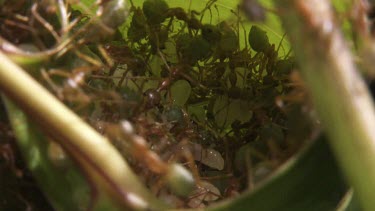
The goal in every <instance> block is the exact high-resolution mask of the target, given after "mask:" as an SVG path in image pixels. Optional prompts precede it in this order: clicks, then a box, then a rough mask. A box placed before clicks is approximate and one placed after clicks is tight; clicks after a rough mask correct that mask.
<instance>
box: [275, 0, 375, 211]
mask: <svg viewBox="0 0 375 211" xmlns="http://www.w3.org/2000/svg"><path fill="white" fill-rule="evenodd" d="M274 2H275V3H276V4H277V5H278V6H279V11H280V17H281V19H282V22H283V24H284V27H285V29H286V32H287V34H288V35H289V38H290V41H291V44H292V46H293V48H294V52H295V56H296V57H297V60H298V61H299V66H300V69H301V73H302V75H303V77H304V79H305V81H306V84H307V86H308V89H309V91H310V92H311V96H312V99H313V102H314V104H315V107H316V109H317V111H318V114H319V116H320V118H321V120H322V123H323V126H324V128H325V129H326V131H327V134H328V136H329V138H330V145H331V147H332V148H333V150H334V153H335V155H336V158H337V160H338V161H339V163H340V164H341V167H342V169H343V170H344V173H345V174H346V176H347V178H348V180H349V182H350V184H351V185H353V187H354V190H355V192H356V194H358V196H359V199H360V202H361V203H362V206H363V208H364V209H365V210H374V209H375V201H374V200H373V190H375V130H374V129H375V110H374V104H373V101H372V98H371V96H370V94H369V92H368V90H367V88H366V85H365V83H364V81H363V80H362V78H361V76H360V75H359V73H358V71H357V70H356V67H355V64H354V62H353V57H352V55H351V53H350V50H349V48H348V46H347V44H346V42H345V40H344V38H343V35H342V33H341V31H340V29H339V27H338V26H337V23H336V22H337V21H336V20H335V17H334V13H333V11H332V5H331V3H330V1H329V0H293V1H291V0H283V1H281V0H277V1H276V0H275V1H274Z"/></svg>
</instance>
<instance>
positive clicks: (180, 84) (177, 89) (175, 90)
mask: <svg viewBox="0 0 375 211" xmlns="http://www.w3.org/2000/svg"><path fill="white" fill-rule="evenodd" d="M190 93H191V86H190V84H189V82H187V81H186V80H178V81H176V82H175V83H173V85H172V86H171V98H172V99H173V103H174V104H175V105H179V106H183V105H185V103H186V102H187V100H188V99H189V97H190Z"/></svg>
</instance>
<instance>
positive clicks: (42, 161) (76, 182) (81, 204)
mask: <svg viewBox="0 0 375 211" xmlns="http://www.w3.org/2000/svg"><path fill="white" fill-rule="evenodd" d="M3 99H4V102H5V104H6V108H7V111H8V116H9V120H10V122H11V125H12V128H13V131H14V134H15V136H16V139H17V145H18V147H19V149H20V151H21V153H22V155H23V156H24V160H25V163H26V165H27V167H28V168H29V170H30V171H31V172H32V174H33V175H34V178H35V179H36V180H37V183H38V185H39V187H40V188H41V189H42V191H43V192H44V193H45V196H46V197H47V199H48V200H49V202H50V203H51V205H52V206H53V207H54V208H55V209H56V210H86V209H87V207H88V206H89V202H90V196H91V194H90V193H91V192H90V187H89V184H88V183H87V180H86V178H85V177H83V175H82V173H81V172H80V171H79V170H78V168H77V166H75V165H74V163H73V162H72V161H71V160H68V161H67V165H66V166H64V167H59V166H56V165H54V163H53V162H52V160H51V159H50V157H49V155H48V143H49V142H50V141H49V140H48V139H47V138H46V137H45V136H44V135H43V134H42V133H41V132H40V131H39V130H38V129H37V128H36V127H35V124H31V123H30V122H29V121H28V118H27V117H26V115H25V114H24V113H23V112H22V111H21V110H20V109H19V108H18V107H16V106H15V105H14V104H13V103H12V102H10V101H9V100H8V99H6V98H5V97H4V98H3ZM98 194H100V195H99V198H98V199H97V201H96V202H95V210H117V208H116V207H115V205H114V204H115V203H112V202H111V201H110V200H109V199H108V198H107V197H106V196H105V195H103V194H101V192H100V191H99V192H98Z"/></svg>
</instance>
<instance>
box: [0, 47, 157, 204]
mask: <svg viewBox="0 0 375 211" xmlns="http://www.w3.org/2000/svg"><path fill="white" fill-rule="evenodd" d="M0 61H1V63H0V90H1V91H2V92H4V94H5V95H6V96H7V97H9V98H10V99H11V100H13V101H14V102H15V103H16V104H17V105H18V106H19V107H21V108H22V109H23V110H24V111H25V113H26V114H27V115H28V116H29V117H31V119H32V121H34V122H36V123H38V125H39V126H41V128H42V130H43V131H44V132H47V133H48V134H49V135H50V136H51V137H52V138H54V139H56V140H59V142H60V144H61V145H62V146H63V147H64V148H65V149H67V150H68V152H70V154H71V155H72V156H73V157H74V158H75V159H76V160H78V162H79V163H80V164H81V167H83V168H85V169H86V170H87V171H88V172H89V173H90V174H91V175H90V176H91V177H93V179H94V181H95V182H96V183H97V184H98V185H100V186H101V188H103V189H104V190H105V191H106V192H108V194H109V195H110V196H112V197H113V198H116V199H118V201H119V202H121V203H122V205H123V206H126V207H128V208H133V209H145V208H154V209H155V208H159V209H160V208H161V207H163V206H164V205H162V204H161V203H160V202H159V201H158V200H157V199H156V198H155V197H154V196H152V195H151V193H149V192H148V190H147V189H146V187H144V185H143V184H142V183H141V182H140V181H139V180H138V178H137V176H136V175H135V174H134V173H133V172H132V170H131V169H130V167H129V166H128V165H127V163H126V162H125V161H124V159H123V158H122V156H121V155H120V153H119V152H118V151H117V150H116V149H115V148H114V147H113V146H112V145H111V144H110V142H109V140H107V138H105V137H103V136H102V135H100V134H99V133H98V132H96V131H95V130H94V129H93V128H91V127H90V126H89V125H88V124H87V123H85V122H84V121H83V120H82V119H80V118H79V117H78V116H77V115H75V114H74V113H73V112H72V111H71V110H70V109H68V108H67V107H66V106H65V105H63V104H62V103H61V102H60V101H58V100H57V99H56V98H55V97H54V96H53V95H52V94H50V93H49V92H48V91H47V90H46V89H44V88H43V87H42V86H41V85H40V84H39V83H38V82H36V81H35V80H34V79H33V78H32V77H31V76H29V75H28V74H27V73H26V72H25V71H23V70H22V69H21V68H20V67H19V66H17V65H16V64H14V63H13V62H12V61H11V60H10V59H9V58H8V57H7V56H6V55H4V54H3V53H2V52H1V51H0Z"/></svg>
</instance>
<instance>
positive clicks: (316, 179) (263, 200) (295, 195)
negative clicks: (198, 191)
mask: <svg viewBox="0 0 375 211" xmlns="http://www.w3.org/2000/svg"><path fill="white" fill-rule="evenodd" d="M346 190H347V187H346V184H345V181H344V179H343V177H342V175H341V172H340V170H339V168H338V166H337V164H336V162H335V160H334V157H333V155H332V152H331V150H330V149H329V147H328V144H327V140H326V138H325V136H321V137H320V138H319V139H318V140H316V141H315V142H314V143H312V144H311V145H310V146H308V147H307V148H306V149H305V150H304V151H303V152H301V153H300V154H298V155H297V156H295V157H294V158H292V159H291V160H289V161H288V162H287V163H285V164H284V165H283V166H281V167H280V168H279V170H277V172H275V173H274V175H273V176H272V177H271V178H270V179H269V180H268V181H266V182H265V183H263V184H262V185H261V186H259V187H257V188H256V189H255V191H254V192H247V193H243V194H242V195H241V196H239V197H238V198H235V199H233V200H227V201H224V202H222V203H219V204H217V205H215V206H212V207H210V208H209V209H208V210H212V211H219V210H256V211H271V210H278V211H281V210H285V211H294V210H295V211H301V210H304V211H309V210H311V211H315V210H334V209H335V208H336V206H337V204H338V202H339V201H340V200H341V198H342V197H343V195H344V194H345V192H346Z"/></svg>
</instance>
